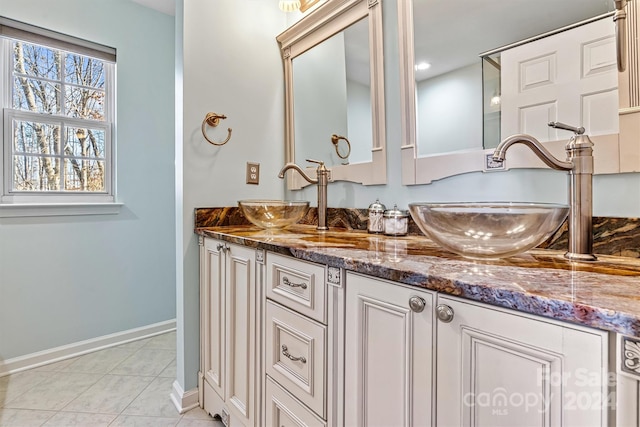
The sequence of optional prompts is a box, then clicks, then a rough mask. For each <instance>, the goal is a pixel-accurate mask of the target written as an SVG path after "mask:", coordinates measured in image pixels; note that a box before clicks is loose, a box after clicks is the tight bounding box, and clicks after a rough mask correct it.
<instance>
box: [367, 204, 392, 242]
mask: <svg viewBox="0 0 640 427" xmlns="http://www.w3.org/2000/svg"><path fill="white" fill-rule="evenodd" d="M386 209H387V208H386V206H385V205H383V204H382V203H380V200H379V199H376V201H375V202H373V203H371V205H369V224H368V225H367V231H368V232H369V233H374V234H380V233H384V222H383V216H384V211H385V210H386Z"/></svg>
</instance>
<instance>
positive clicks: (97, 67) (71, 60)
mask: <svg viewBox="0 0 640 427" xmlns="http://www.w3.org/2000/svg"><path fill="white" fill-rule="evenodd" d="M64 80H65V82H67V83H73V84H77V85H80V86H89V87H93V88H97V89H104V63H103V62H102V61H100V60H98V59H93V58H88V57H86V56H80V55H73V54H70V53H67V54H66V56H65V78H64Z"/></svg>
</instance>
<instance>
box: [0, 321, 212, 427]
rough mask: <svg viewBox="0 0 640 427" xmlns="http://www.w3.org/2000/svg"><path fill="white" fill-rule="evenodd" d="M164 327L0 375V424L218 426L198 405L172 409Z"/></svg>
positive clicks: (172, 369) (170, 349) (171, 357)
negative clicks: (147, 334) (155, 332)
mask: <svg viewBox="0 0 640 427" xmlns="http://www.w3.org/2000/svg"><path fill="white" fill-rule="evenodd" d="M175 349H176V334H175V332H170V333H166V334H162V335H158V336H155V337H152V338H146V339H142V340H138V341H134V342H131V343H127V344H123V345H120V346H117V347H111V348H107V349H105V350H100V351H97V352H94V353H89V354H86V355H83V356H79V357H76V358H73V359H68V360H64V361H61V362H57V363H52V364H50V365H46V366H41V367H39V368H34V369H30V370H27V371H22V372H18V373H16V374H13V375H9V376H4V377H0V427H31V426H46V427H52V426H57V427H70V426H83V427H85V426H86V427H100V426H105V427H106V426H109V427H115V426H136V427H142V426H153V427H164V426H174V427H175V426H178V427H205V426H211V427H220V426H222V423H220V422H218V421H214V420H213V419H212V418H211V417H210V416H209V415H207V414H206V413H205V412H204V411H203V410H202V409H200V408H196V409H193V410H191V411H189V412H187V413H185V414H183V415H180V414H178V411H177V410H176V408H175V406H174V405H173V403H172V402H171V400H170V399H169V393H170V392H171V388H172V385H173V381H174V380H175V378H176V366H175V362H176V350H175Z"/></svg>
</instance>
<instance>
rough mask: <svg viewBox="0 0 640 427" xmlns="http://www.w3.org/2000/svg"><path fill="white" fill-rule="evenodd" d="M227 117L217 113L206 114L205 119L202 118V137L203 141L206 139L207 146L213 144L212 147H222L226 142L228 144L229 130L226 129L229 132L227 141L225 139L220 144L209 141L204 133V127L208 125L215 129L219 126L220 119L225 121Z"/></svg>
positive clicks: (205, 132)
mask: <svg viewBox="0 0 640 427" xmlns="http://www.w3.org/2000/svg"><path fill="white" fill-rule="evenodd" d="M226 118H227V116H225V115H224V114H218V113H207V115H206V117H205V118H204V120H203V121H202V136H204V139H206V140H207V141H208V142H209V144H213V145H224V144H226V143H227V142H229V140H230V139H231V132H232V131H231V128H228V129H227V130H228V131H229V133H228V135H227V139H225V140H224V141H222V142H215V141H212V140H210V139H209V137H208V136H207V131H206V126H207V125H209V126H211V127H216V126H218V125H219V124H220V119H226Z"/></svg>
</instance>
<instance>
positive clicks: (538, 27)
mask: <svg viewBox="0 0 640 427" xmlns="http://www.w3.org/2000/svg"><path fill="white" fill-rule="evenodd" d="M612 9H613V1H612V0H535V1H533V0H455V1H452V0H414V1H413V12H414V31H415V38H414V40H415V53H416V57H415V59H416V62H421V61H427V62H429V63H431V68H430V69H429V70H427V71H425V72H422V73H418V74H419V75H417V76H416V77H417V78H418V80H422V79H424V78H430V77H433V76H436V75H439V74H442V73H446V72H449V71H451V70H454V69H457V68H460V67H463V66H466V65H469V64H471V63H473V62H474V61H477V60H478V55H479V54H480V53H483V52H486V51H488V50H491V49H496V48H500V47H502V46H505V45H508V44H510V43H514V42H517V41H520V40H524V39H527V38H529V37H532V36H535V35H538V34H542V33H545V32H548V31H552V30H555V29H558V28H562V27H564V26H567V25H569V24H573V23H576V22H580V21H582V20H585V19H587V18H591V17H594V16H597V15H600V14H603V13H606V12H608V11H611V10H612ZM612 25H613V24H612Z"/></svg>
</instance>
